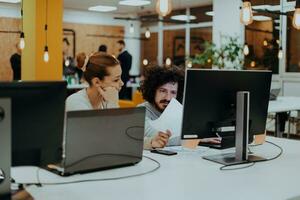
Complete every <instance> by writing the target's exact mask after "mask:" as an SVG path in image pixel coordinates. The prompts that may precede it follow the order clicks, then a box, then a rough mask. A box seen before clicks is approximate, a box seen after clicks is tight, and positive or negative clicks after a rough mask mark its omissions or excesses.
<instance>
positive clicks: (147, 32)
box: [145, 28, 151, 39]
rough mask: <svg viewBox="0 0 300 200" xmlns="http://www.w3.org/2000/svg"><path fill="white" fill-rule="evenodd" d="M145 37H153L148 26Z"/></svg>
mask: <svg viewBox="0 0 300 200" xmlns="http://www.w3.org/2000/svg"><path fill="white" fill-rule="evenodd" d="M145 37H146V38H147V39H148V38H150V37H151V32H150V30H149V28H147V30H146V32H145Z"/></svg>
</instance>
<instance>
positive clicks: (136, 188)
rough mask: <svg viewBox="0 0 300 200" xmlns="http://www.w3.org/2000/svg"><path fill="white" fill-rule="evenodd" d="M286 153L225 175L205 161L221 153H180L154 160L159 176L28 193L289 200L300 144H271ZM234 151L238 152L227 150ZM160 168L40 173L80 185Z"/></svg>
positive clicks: (28, 175)
mask: <svg viewBox="0 0 300 200" xmlns="http://www.w3.org/2000/svg"><path fill="white" fill-rule="evenodd" d="M268 140H269V141H272V142H275V143H276V144H278V145H280V146H282V147H283V149H284V152H283V155H282V156H281V157H280V158H278V159H276V160H273V161H269V162H264V163H256V164H255V165H254V166H252V167H250V168H247V169H241V170H235V171H220V170H219V168H220V166H221V165H219V164H216V163H213V162H209V161H206V160H203V159H202V158H201V156H203V155H211V154H214V153H218V152H219V151H218V150H212V149H208V148H204V147H200V149H198V150H196V151H190V150H184V149H182V148H181V147H177V151H178V155H176V156H170V157H168V156H163V155H158V154H151V153H149V152H145V155H148V156H150V157H152V158H154V159H156V160H157V161H159V162H160V163H161V168H160V169H158V170H157V171H155V172H153V173H151V174H147V175H143V176H140V177H134V178H128V179H122V180H114V181H97V182H86V183H77V184H67V185H52V186H43V187H37V186H29V187H27V191H29V192H30V193H31V195H32V196H33V197H34V198H35V199H43V200H47V199H51V200H56V199H72V200H77V199H78V200H79V199H89V200H94V199H95V200H96V199H97V200H98V199H105V200H109V199H131V200H141V199H143V200H147V199H149V200H154V199H162V200H164V199H172V200H176V199H180V200H182V199H230V200H231V199H243V200H247V199H256V200H257V199H263V200H266V199H272V200H277V199H278V200H282V199H289V198H292V197H295V196H299V195H300V190H299V182H300V142H299V141H293V140H287V139H279V138H273V137H272V138H271V137H269V138H268ZM251 150H252V151H253V152H255V153H257V154H259V155H263V156H264V157H267V158H271V157H273V156H275V155H277V154H278V153H279V150H278V149H277V148H276V147H274V146H272V145H270V144H267V143H266V144H264V145H261V146H257V147H251ZM227 151H232V149H229V150H226V152H227ZM223 152H224V150H223ZM153 167H155V164H154V163H153V162H151V161H149V160H147V159H146V158H144V159H143V161H142V162H141V163H139V164H137V165H136V166H131V167H125V168H120V169H114V170H107V171H100V172H96V173H90V174H85V175H77V176H74V177H69V178H62V177H58V176H56V175H54V174H51V173H49V172H46V171H44V170H41V171H40V180H41V182H51V181H54V182H61V181H70V180H77V179H89V178H104V177H106V178H107V177H112V176H123V175H128V174H132V173H133V174H134V173H140V172H143V171H145V170H146V171H147V170H149V169H151V168H153ZM36 172H37V170H36V168H32V167H31V168H30V167H28V168H14V169H13V170H12V175H13V177H14V178H15V180H16V181H17V182H20V181H29V182H34V181H36Z"/></svg>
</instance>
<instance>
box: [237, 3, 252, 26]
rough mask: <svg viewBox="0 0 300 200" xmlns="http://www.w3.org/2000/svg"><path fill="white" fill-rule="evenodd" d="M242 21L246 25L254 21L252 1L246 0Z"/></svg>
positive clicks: (241, 15)
mask: <svg viewBox="0 0 300 200" xmlns="http://www.w3.org/2000/svg"><path fill="white" fill-rule="evenodd" d="M240 20H241V23H242V24H244V25H246V26H247V25H249V24H251V23H252V22H253V13H252V8H251V3H250V1H244V2H243V5H242V9H241V13H240Z"/></svg>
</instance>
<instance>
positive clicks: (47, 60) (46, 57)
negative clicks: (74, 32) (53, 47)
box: [43, 0, 49, 63]
mask: <svg viewBox="0 0 300 200" xmlns="http://www.w3.org/2000/svg"><path fill="white" fill-rule="evenodd" d="M47 32H48V0H46V22H45V47H44V55H43V58H44V62H45V63H47V62H49V50H48V34H47Z"/></svg>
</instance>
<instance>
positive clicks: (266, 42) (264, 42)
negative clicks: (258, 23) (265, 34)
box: [263, 39, 268, 47]
mask: <svg viewBox="0 0 300 200" xmlns="http://www.w3.org/2000/svg"><path fill="white" fill-rule="evenodd" d="M263 45H264V46H265V47H266V46H268V41H267V40H266V39H264V41H263Z"/></svg>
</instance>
